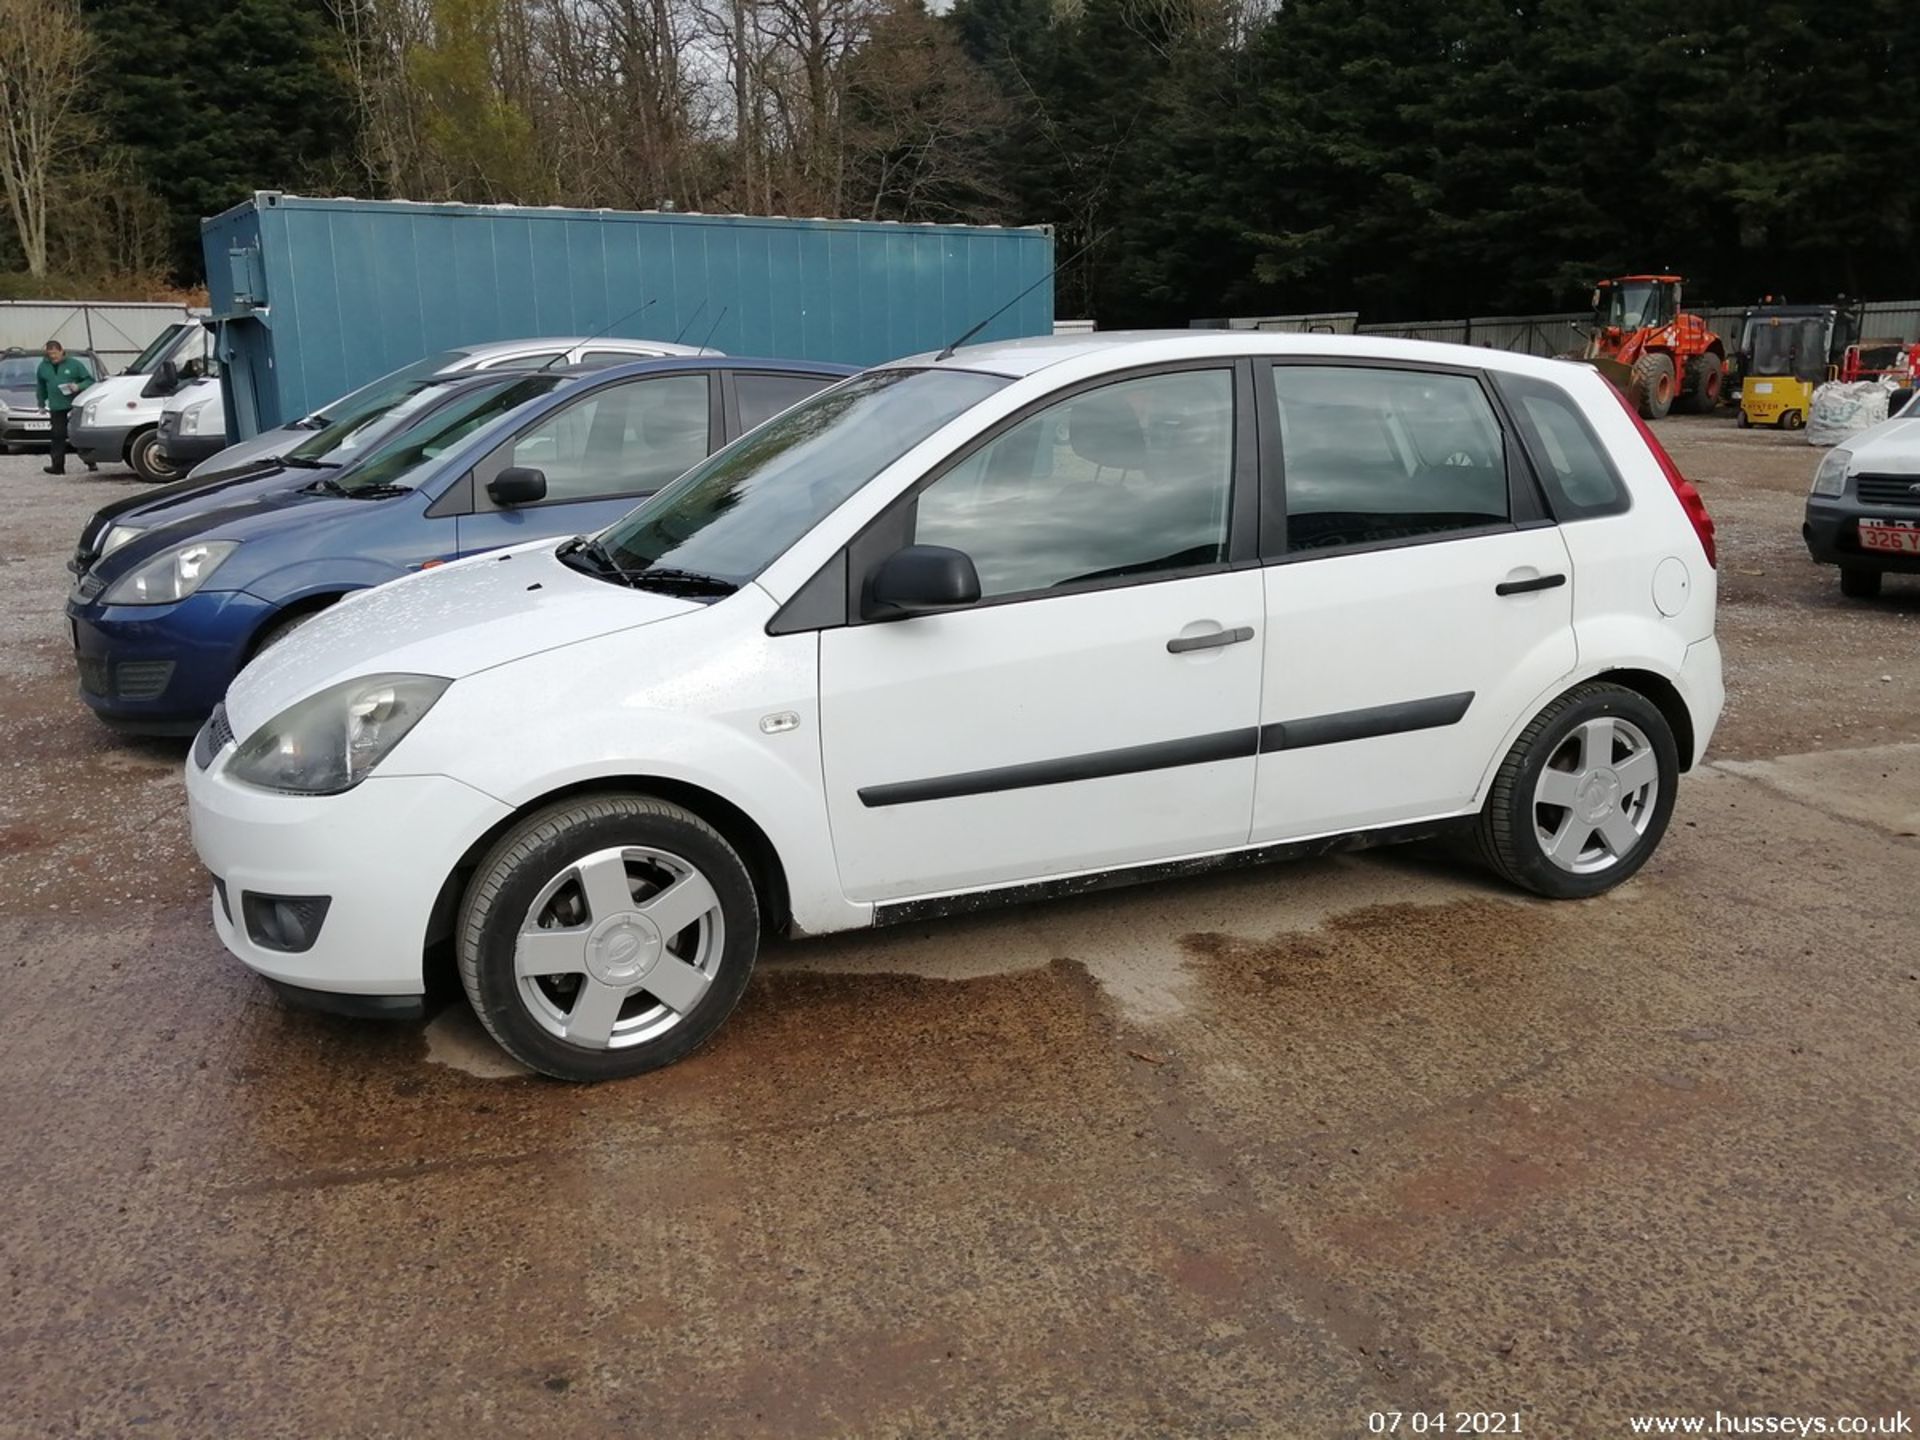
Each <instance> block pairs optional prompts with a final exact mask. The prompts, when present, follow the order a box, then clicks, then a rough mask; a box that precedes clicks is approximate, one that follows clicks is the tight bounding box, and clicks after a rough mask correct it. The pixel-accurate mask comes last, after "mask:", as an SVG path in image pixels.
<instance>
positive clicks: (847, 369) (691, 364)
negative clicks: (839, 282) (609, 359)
mask: <svg viewBox="0 0 1920 1440" xmlns="http://www.w3.org/2000/svg"><path fill="white" fill-rule="evenodd" d="M554 368H555V369H557V370H560V371H561V372H562V373H564V374H567V375H578V376H580V377H582V378H585V377H588V376H598V377H601V378H603V379H623V378H625V377H626V376H629V375H645V374H648V373H649V372H651V371H655V370H672V371H675V372H685V371H688V370H775V371H780V372H782V373H785V374H788V375H820V376H824V377H827V378H830V379H838V378H839V377H841V376H843V375H857V374H858V373H859V372H860V367H859V366H858V365H835V364H831V363H830V362H828V361H825V360H762V359H758V358H755V357H752V356H743V355H693V354H688V355H668V356H662V357H661V358H660V359H657V360H635V361H633V362H632V363H631V364H625V365H562V366H555V367H554ZM486 373H489V374H495V375H498V374H500V373H502V372H500V371H498V370H495V371H489V372H486ZM520 373H522V374H525V373H529V372H526V371H522V372H520Z"/></svg>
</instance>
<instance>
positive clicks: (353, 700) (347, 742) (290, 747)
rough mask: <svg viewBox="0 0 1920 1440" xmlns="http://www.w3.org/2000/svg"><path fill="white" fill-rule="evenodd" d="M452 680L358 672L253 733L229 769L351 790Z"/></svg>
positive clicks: (332, 791)
mask: <svg viewBox="0 0 1920 1440" xmlns="http://www.w3.org/2000/svg"><path fill="white" fill-rule="evenodd" d="M452 683H453V682H452V681H451V680H445V679H442V678H441V677H440V676H438V675H362V676H360V677H359V678H358V679H355V680H344V681H342V682H341V683H340V684H338V685H330V686H328V687H327V688H326V689H325V690H322V691H319V692H318V693H317V694H313V695H309V696H308V697H307V698H306V699H304V700H302V701H299V702H298V703H297V704H294V705H289V706H288V707H287V708H286V709H285V710H282V711H281V712H280V713H279V714H278V715H276V716H274V717H273V719H271V720H269V721H268V722H267V723H266V724H264V725H262V726H261V727H260V728H259V729H258V730H256V731H254V733H253V734H252V735H251V736H249V737H248V738H247V741H246V743H245V744H244V745H242V746H241V747H240V748H239V749H238V750H237V751H235V752H234V756H233V759H232V760H231V761H230V762H229V763H228V765H227V774H228V775H230V776H232V777H233V778H234V779H236V780H241V781H245V782H246V783H247V784H249V785H258V786H260V787H261V788H262V789H265V790H286V791H291V792H292V793H294V794H296V795H338V794H339V793H340V792H341V791H342V790H351V789H352V788H353V787H354V786H356V785H358V784H359V783H360V782H361V781H362V780H364V779H366V778H367V773H368V772H369V771H371V770H372V769H373V767H374V766H376V765H378V764H379V763H380V761H381V760H382V759H383V758H385V756H386V754H387V752H388V751H389V750H391V749H393V747H394V746H396V745H398V744H399V743H400V740H401V737H403V736H404V735H405V734H406V733H407V732H408V731H409V730H411V729H413V727H414V726H415V725H418V724H419V723H420V720H421V717H422V716H424V715H425V714H426V713H427V711H429V710H431V709H432V708H433V703H434V701H436V700H438V699H439V698H440V696H441V694H442V692H443V691H445V690H446V688H447V686H449V685H451V684H452Z"/></svg>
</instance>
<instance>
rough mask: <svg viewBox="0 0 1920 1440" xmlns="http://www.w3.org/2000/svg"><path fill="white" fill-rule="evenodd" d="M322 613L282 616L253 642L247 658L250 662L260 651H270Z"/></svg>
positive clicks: (301, 612)
mask: <svg viewBox="0 0 1920 1440" xmlns="http://www.w3.org/2000/svg"><path fill="white" fill-rule="evenodd" d="M322 613H323V612H322V611H319V610H302V611H300V612H299V613H298V614H294V615H282V616H281V617H280V618H279V619H277V620H275V621H273V622H272V623H271V624H269V625H268V626H267V628H266V629H265V630H263V631H261V632H260V638H259V639H258V640H256V641H254V642H253V649H252V650H251V651H250V652H249V653H248V655H247V658H248V659H249V660H251V659H252V658H253V657H254V656H255V655H258V654H259V653H260V652H261V651H263V650H270V649H272V648H273V647H274V646H275V645H278V644H279V643H280V642H281V641H282V640H284V639H286V638H287V637H288V636H289V635H291V634H292V633H293V632H294V631H296V630H298V629H299V628H300V627H301V626H302V625H305V624H306V623H307V622H308V621H310V620H315V619H318V618H319V616H320V615H321V614H322Z"/></svg>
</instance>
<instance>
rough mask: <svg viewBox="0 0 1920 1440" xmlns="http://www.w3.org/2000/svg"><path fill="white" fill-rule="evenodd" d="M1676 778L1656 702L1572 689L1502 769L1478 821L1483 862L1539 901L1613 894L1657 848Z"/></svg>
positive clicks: (1600, 686)
mask: <svg viewBox="0 0 1920 1440" xmlns="http://www.w3.org/2000/svg"><path fill="white" fill-rule="evenodd" d="M1679 776H1680V755H1679V749H1678V747H1677V746H1676V744H1675V742H1674V738H1673V730H1672V727H1670V726H1669V725H1668V724H1667V720H1666V717H1665V716H1664V715H1662V714H1661V713H1660V711H1659V708H1658V707H1657V706H1655V705H1654V704H1653V702H1652V701H1650V700H1648V699H1647V698H1646V697H1645V696H1644V695H1642V694H1640V693H1639V692H1638V691H1635V690H1629V689H1627V688H1626V687H1624V686H1621V685H1610V684H1605V683H1601V682H1595V683H1592V684H1587V685H1581V686H1578V687H1577V688H1575V689H1573V690H1570V691H1568V692H1567V693H1566V694H1565V695H1562V696H1561V697H1560V698H1559V699H1558V700H1555V701H1554V702H1553V703H1552V704H1551V705H1549V706H1548V707H1547V708H1546V709H1545V710H1543V711H1541V712H1540V714H1539V715H1538V716H1536V717H1535V719H1534V721H1533V723H1532V724H1530V725H1528V726H1527V728H1526V729H1525V730H1524V731H1522V732H1521V734H1520V738H1519V739H1518V740H1517V741H1515V742H1514V746H1513V749H1512V750H1510V751H1509V752H1508V753H1507V758H1506V759H1505V760H1504V761H1502V762H1501V765H1500V769H1499V772H1498V773H1497V774H1496V775H1495V777H1494V782H1493V788H1492V790H1491V791H1490V792H1489V794H1488V796H1487V803H1486V808H1485V809H1484V810H1483V811H1482V812H1481V815H1480V828H1479V839H1480V851H1481V854H1482V856H1483V857H1484V858H1485V859H1486V861H1487V863H1488V865H1490V866H1491V867H1492V868H1493V870H1494V871H1495V872H1496V873H1497V874H1499V875H1501V876H1504V877H1505V878H1506V879H1507V880H1510V881H1511V882H1512V883H1514V884H1515V885H1519V886H1521V887H1523V888H1525V889H1528V890H1532V891H1534V892H1535V893H1536V894H1539V895H1546V896H1550V897H1552V898H1554V899H1575V898H1578V897H1580V896H1585V895H1597V894H1599V893H1600V892H1601V891H1603V890H1610V889H1612V888H1613V887H1614V886H1615V885H1618V884H1619V883H1620V882H1621V881H1623V880H1625V879H1627V878H1628V877H1629V876H1630V875H1632V874H1633V873H1634V872H1635V871H1636V870H1638V869H1639V868H1640V867H1641V866H1642V865H1644V864H1645V863H1646V861H1647V857H1648V856H1649V855H1651V854H1652V853H1653V851H1654V847H1655V846H1657V845H1658V844H1659V843H1660V837H1661V836H1662V835H1663V834H1664V833H1665V832H1666V828H1667V820H1668V818H1669V817H1670V816H1671V815H1672V813H1673V800H1674V792H1675V789H1676V787H1677V785H1678V782H1679Z"/></svg>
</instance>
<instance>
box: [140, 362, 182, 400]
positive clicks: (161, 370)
mask: <svg viewBox="0 0 1920 1440" xmlns="http://www.w3.org/2000/svg"><path fill="white" fill-rule="evenodd" d="M179 388H180V367H179V366H178V365H176V364H174V363H173V361H171V360H162V361H161V362H160V363H159V364H158V365H156V366H154V367H153V373H152V374H151V375H149V376H147V383H146V384H144V385H142V386H141V387H140V396H141V398H142V399H146V400H151V399H154V398H156V397H157V396H161V395H171V394H173V392H174V391H176V390H178V389H179Z"/></svg>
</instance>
